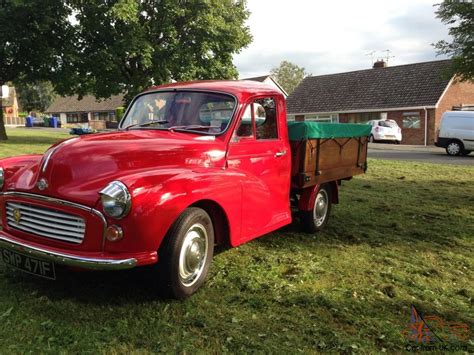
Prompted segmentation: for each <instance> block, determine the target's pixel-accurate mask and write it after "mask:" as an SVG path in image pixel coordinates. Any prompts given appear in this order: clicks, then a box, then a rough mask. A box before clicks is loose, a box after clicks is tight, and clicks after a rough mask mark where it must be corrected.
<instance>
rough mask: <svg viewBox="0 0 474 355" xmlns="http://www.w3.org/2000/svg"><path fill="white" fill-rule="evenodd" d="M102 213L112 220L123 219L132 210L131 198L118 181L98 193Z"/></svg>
mask: <svg viewBox="0 0 474 355" xmlns="http://www.w3.org/2000/svg"><path fill="white" fill-rule="evenodd" d="M99 194H100V196H101V200H102V207H103V209H104V212H105V213H106V214H107V215H108V216H109V217H112V218H116V219H120V218H123V217H125V216H126V215H127V214H128V212H130V209H131V208H132V198H131V196H130V193H129V192H128V189H127V187H126V186H125V185H124V184H123V183H121V182H120V181H112V182H111V183H110V184H108V185H107V186H106V187H105V188H104V189H102V190H101V191H100V192H99Z"/></svg>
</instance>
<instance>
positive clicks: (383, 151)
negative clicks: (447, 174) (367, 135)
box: [368, 143, 474, 166]
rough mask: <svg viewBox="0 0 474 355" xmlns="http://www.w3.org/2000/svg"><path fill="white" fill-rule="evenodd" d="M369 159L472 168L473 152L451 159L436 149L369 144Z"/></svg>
mask: <svg viewBox="0 0 474 355" xmlns="http://www.w3.org/2000/svg"><path fill="white" fill-rule="evenodd" d="M368 157H369V158H375V159H388V160H405V161H418V162H423V163H436V164H454V165H469V166H474V152H473V153H471V154H470V155H468V156H465V157H461V156H459V157H451V156H449V155H447V154H446V151H445V150H444V149H442V148H437V147H423V146H403V145H390V144H373V143H370V144H369V151H368Z"/></svg>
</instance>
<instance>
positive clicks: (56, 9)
mask: <svg viewBox="0 0 474 355" xmlns="http://www.w3.org/2000/svg"><path fill="white" fill-rule="evenodd" d="M70 14H71V9H70V8H69V7H68V6H67V5H66V3H65V2H63V1H60V0H41V1H39V0H33V1H32V0H12V1H5V2H3V3H2V4H1V5H0V85H2V84H4V83H7V82H10V81H17V80H19V79H22V80H24V81H25V82H37V81H41V80H51V81H56V80H60V78H61V76H62V75H63V73H64V72H65V71H66V69H67V68H68V65H69V63H70V61H69V60H68V58H69V57H70V54H71V50H72V49H73V47H72V44H73V43H75V40H74V34H75V33H74V31H73V30H72V25H71V23H70V21H69V20H68V16H70ZM6 138H7V136H6V132H5V129H4V123H3V113H2V111H1V110H0V140H2V139H6Z"/></svg>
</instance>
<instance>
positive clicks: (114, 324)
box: [0, 129, 474, 354]
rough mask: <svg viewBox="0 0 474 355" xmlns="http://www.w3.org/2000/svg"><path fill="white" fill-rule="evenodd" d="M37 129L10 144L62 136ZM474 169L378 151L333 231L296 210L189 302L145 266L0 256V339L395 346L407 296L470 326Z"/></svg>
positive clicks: (367, 350) (345, 197)
mask: <svg viewBox="0 0 474 355" xmlns="http://www.w3.org/2000/svg"><path fill="white" fill-rule="evenodd" d="M39 133H41V134H46V132H39V131H38V130H28V129H15V130H10V131H9V134H10V136H11V141H10V142H9V143H8V144H9V146H11V147H12V152H14V154H18V148H19V147H22V153H25V154H26V153H31V152H38V151H39V150H42V151H44V149H46V144H45V143H48V144H52V143H53V142H54V140H58V139H61V138H62V137H60V136H59V135H58V136H56V134H57V133H55V135H54V136H53V134H52V133H49V134H50V136H49V137H47V136H46V135H45V136H42V137H36V138H35V137H34V136H33V135H32V134H39ZM64 136H65V137H66V138H67V135H64ZM25 142H30V148H29V151H28V150H27V147H26V145H25ZM2 144H3V143H0V155H1V154H3V153H4V151H5V150H4V147H5V146H4V145H2ZM40 147H41V149H39V148H40ZM473 174H474V168H473V167H469V166H456V165H435V164H425V163H415V162H397V161H383V160H374V159H370V160H369V170H368V171H367V174H366V175H363V176H357V177H355V178H354V179H352V180H351V181H344V182H343V185H342V186H341V189H340V203H339V204H338V205H335V206H334V208H333V210H332V216H331V218H330V220H329V224H328V226H327V228H326V230H325V231H323V232H321V233H319V234H317V235H308V234H304V233H301V232H300V227H299V224H298V222H297V221H295V222H294V223H293V224H292V225H290V226H288V227H285V228H283V229H280V230H278V231H276V232H273V233H270V234H268V235H266V236H263V237H262V238H258V239H256V240H254V241H252V242H250V243H247V244H244V245H242V246H239V247H238V248H235V249H230V250H226V251H223V252H222V253H219V254H218V255H216V256H215V257H214V261H213V265H212V266H211V273H210V277H209V280H208V281H207V283H206V284H205V285H204V287H203V288H202V289H201V290H200V291H199V292H198V293H197V294H196V295H194V296H193V297H192V298H190V299H188V300H186V301H182V302H176V301H170V300H166V299H160V298H158V297H157V296H156V290H155V289H153V287H151V286H149V280H148V277H150V276H151V275H150V274H148V273H145V272H140V270H136V271H132V272H109V273H105V272H104V273H94V272H86V273H82V272H73V271H71V270H64V269H58V280H57V281H56V282H50V281H45V280H40V279H37V278H34V277H33V276H29V275H25V274H22V273H20V272H14V271H13V270H11V269H8V268H6V267H5V266H4V265H2V264H0V334H1V335H2V336H1V337H0V349H2V351H1V352H4V353H45V352H48V353H54V354H55V353H102V352H104V349H106V350H107V353H113V354H115V353H120V354H121V353H157V352H162V353H192V354H195V353H197V354H200V353H206V354H207V353H211V354H220V353H239V354H240V353H278V354H294V353H298V352H301V353H308V354H312V353H319V352H332V353H342V354H351V353H361V354H380V353H387V354H398V353H404V352H406V350H405V346H406V344H407V341H406V339H405V338H404V337H403V335H402V331H404V330H406V329H407V327H408V326H409V325H410V305H411V304H414V305H415V306H416V307H417V308H418V309H419V310H420V311H421V312H423V314H424V315H433V316H438V317H440V318H441V319H443V320H445V321H446V322H462V323H466V324H468V325H470V327H471V331H472V324H474V316H473V312H472V301H473V299H474V292H473V289H472V270H474V260H473V258H472V255H473V253H474V240H473V238H472V236H473V235H474V214H473V213H472V205H473V203H474V185H473V184H472V177H473ZM420 201H421V202H422V203H420ZM430 326H432V327H437V326H439V322H436V321H435V322H433V323H432V324H431V323H430ZM432 330H433V331H434V332H437V331H438V329H437V328H433V329H432ZM437 334H438V332H437ZM444 344H447V343H444ZM450 344H451V342H450ZM470 344H471V345H469V341H465V342H461V345H466V346H468V347H469V349H470V351H465V352H466V353H472V341H471V343H470Z"/></svg>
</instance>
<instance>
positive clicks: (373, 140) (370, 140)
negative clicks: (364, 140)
mask: <svg viewBox="0 0 474 355" xmlns="http://www.w3.org/2000/svg"><path fill="white" fill-rule="evenodd" d="M369 142H370V143H375V139H374V136H373V135H372V134H371V135H370V136H369Z"/></svg>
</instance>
